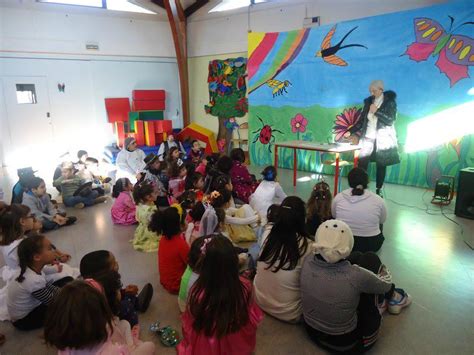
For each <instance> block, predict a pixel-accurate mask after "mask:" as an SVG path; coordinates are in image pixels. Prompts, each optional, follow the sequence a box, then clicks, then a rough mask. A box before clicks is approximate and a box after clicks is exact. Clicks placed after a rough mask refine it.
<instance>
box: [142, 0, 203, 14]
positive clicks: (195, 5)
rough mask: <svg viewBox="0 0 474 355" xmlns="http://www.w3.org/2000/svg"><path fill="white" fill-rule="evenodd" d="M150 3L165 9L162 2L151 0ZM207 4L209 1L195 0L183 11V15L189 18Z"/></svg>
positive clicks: (161, 0) (162, 0)
mask: <svg viewBox="0 0 474 355" xmlns="http://www.w3.org/2000/svg"><path fill="white" fill-rule="evenodd" d="M151 2H152V3H154V4H155V5H158V6H160V7H161V8H163V9H164V8H165V4H164V0H151ZM208 2H209V0H195V1H194V3H192V4H191V5H189V6H188V7H186V8H185V9H184V15H185V16H186V17H189V16H191V15H192V14H194V13H195V12H196V11H197V10H199V9H200V8H201V7H203V6H204V5H206V4H207V3H208Z"/></svg>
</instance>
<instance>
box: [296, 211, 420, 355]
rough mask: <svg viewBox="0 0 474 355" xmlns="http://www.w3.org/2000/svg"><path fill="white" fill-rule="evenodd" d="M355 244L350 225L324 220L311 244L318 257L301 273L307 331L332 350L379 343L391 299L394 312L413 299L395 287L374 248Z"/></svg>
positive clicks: (359, 348) (347, 350)
mask: <svg viewBox="0 0 474 355" xmlns="http://www.w3.org/2000/svg"><path fill="white" fill-rule="evenodd" d="M353 245H354V238H353V235H352V231H351V229H350V228H349V226H348V225H347V224H346V223H344V222H342V221H339V220H328V221H326V222H324V223H323V224H321V225H320V226H319V228H318V230H317V232H316V237H315V242H314V243H313V244H312V245H311V250H312V252H313V254H314V255H310V256H308V257H307V258H306V260H305V262H304V265H303V269H302V272H301V299H302V304H303V315H304V322H305V327H306V330H307V332H308V335H309V336H310V338H311V339H312V340H313V341H314V342H315V343H316V344H318V345H319V346H321V347H323V348H324V349H326V350H328V351H330V352H331V353H333V352H344V353H351V354H354V353H357V354H359V353H363V352H365V351H367V350H369V349H370V348H371V347H372V346H373V345H374V343H375V342H376V341H377V336H378V333H379V330H380V326H381V321H382V316H381V314H382V313H383V311H384V309H385V308H386V307H387V306H386V301H388V311H389V312H390V313H393V314H399V313H400V312H401V310H402V309H403V308H404V307H406V306H408V305H409V304H410V303H411V297H410V295H408V294H407V293H406V292H405V291H403V290H402V289H397V288H395V285H394V284H393V283H392V282H391V276H390V274H389V273H388V272H387V270H386V267H385V265H383V264H382V262H381V261H380V259H379V257H378V256H377V255H376V254H375V253H372V252H368V253H365V254H362V253H361V252H356V253H353V254H351V251H352V247H353ZM380 300H382V302H380ZM384 304H385V306H383V305H384Z"/></svg>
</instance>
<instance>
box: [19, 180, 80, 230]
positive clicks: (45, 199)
mask: <svg viewBox="0 0 474 355" xmlns="http://www.w3.org/2000/svg"><path fill="white" fill-rule="evenodd" d="M23 204H24V205H25V206H28V207H29V208H30V210H31V213H32V214H34V215H35V217H36V218H37V219H39V220H40V221H41V223H42V224H43V231H48V230H53V229H58V228H60V227H62V226H69V225H71V224H73V223H74V222H76V221H77V218H76V217H74V216H66V214H65V213H60V212H59V211H58V210H57V209H56V208H55V207H54V205H53V204H52V203H51V199H50V198H49V195H48V194H47V193H46V185H45V183H44V180H43V179H41V178H39V177H33V178H31V179H30V180H29V182H28V191H27V192H24V193H23Z"/></svg>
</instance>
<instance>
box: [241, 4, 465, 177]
mask: <svg viewBox="0 0 474 355" xmlns="http://www.w3.org/2000/svg"><path fill="white" fill-rule="evenodd" d="M248 39H249V51H248V52H249V53H248V55H249V57H248V58H249V60H248V92H249V141H250V158H251V160H252V162H253V163H254V164H258V165H265V164H272V163H273V154H272V152H273V143H274V142H275V141H287V140H295V139H300V140H305V141H314V142H320V143H324V142H329V141H333V140H336V141H340V140H343V139H347V138H348V137H350V136H351V135H353V134H356V133H355V132H353V131H352V130H351V129H352V126H353V125H354V124H355V122H357V120H358V119H359V117H360V113H361V110H360V109H361V107H362V102H363V100H364V98H366V97H368V96H369V92H368V86H369V84H370V82H371V81H372V80H375V79H381V80H383V81H384V82H385V89H386V90H387V89H389V90H394V91H395V92H396V93H397V104H398V119H397V121H396V124H395V127H396V130H397V135H398V141H399V145H400V151H401V153H402V154H401V158H402V160H401V163H400V164H398V165H394V166H391V167H389V168H388V171H387V179H386V180H387V182H392V183H399V184H406V185H416V186H433V184H434V182H435V181H436V179H437V178H438V177H439V176H440V175H456V174H457V173H458V171H459V169H462V168H464V167H467V166H474V83H473V79H472V78H471V76H472V75H473V65H474V7H473V6H472V1H470V0H468V1H455V2H451V3H449V4H446V5H439V6H433V7H428V8H423V9H418V10H413V11H405V12H399V13H394V14H389V15H383V16H376V17H369V18H364V19H360V20H355V21H348V22H341V23H338V24H335V25H328V26H321V27H318V28H312V29H304V30H298V31H290V32H280V33H250V34H249V38H248ZM280 149H281V148H280ZM298 154H299V156H298V168H299V169H300V170H307V171H316V172H324V173H332V172H333V171H332V170H331V169H333V168H332V167H330V166H323V165H322V163H321V162H322V161H324V160H325V159H327V157H325V156H323V157H320V156H319V155H318V154H316V153H314V152H307V151H300V152H299V153H298ZM279 155H280V159H279V165H280V166H281V167H286V168H290V167H292V166H293V161H292V160H293V157H292V152H291V151H290V150H285V149H282V150H281V151H280V154H279ZM347 159H351V158H350V157H347ZM371 165H372V164H371ZM372 170H375V169H374V167H372V166H371V167H370V169H369V173H370V174H372V175H373V174H374V171H372Z"/></svg>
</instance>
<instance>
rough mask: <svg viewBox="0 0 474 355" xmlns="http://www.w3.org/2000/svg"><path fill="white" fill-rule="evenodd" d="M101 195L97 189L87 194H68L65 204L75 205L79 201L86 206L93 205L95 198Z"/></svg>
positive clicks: (64, 200) (68, 205)
mask: <svg viewBox="0 0 474 355" xmlns="http://www.w3.org/2000/svg"><path fill="white" fill-rule="evenodd" d="M98 196H99V193H98V192H97V191H95V190H92V191H91V192H90V194H88V195H87V196H85V197H84V196H68V197H65V198H64V199H63V202H64V204H65V205H66V206H67V207H74V206H75V205H77V204H78V203H81V202H82V203H83V204H84V205H86V206H92V205H93V204H94V200H95V199H96V198H97V197H98Z"/></svg>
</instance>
